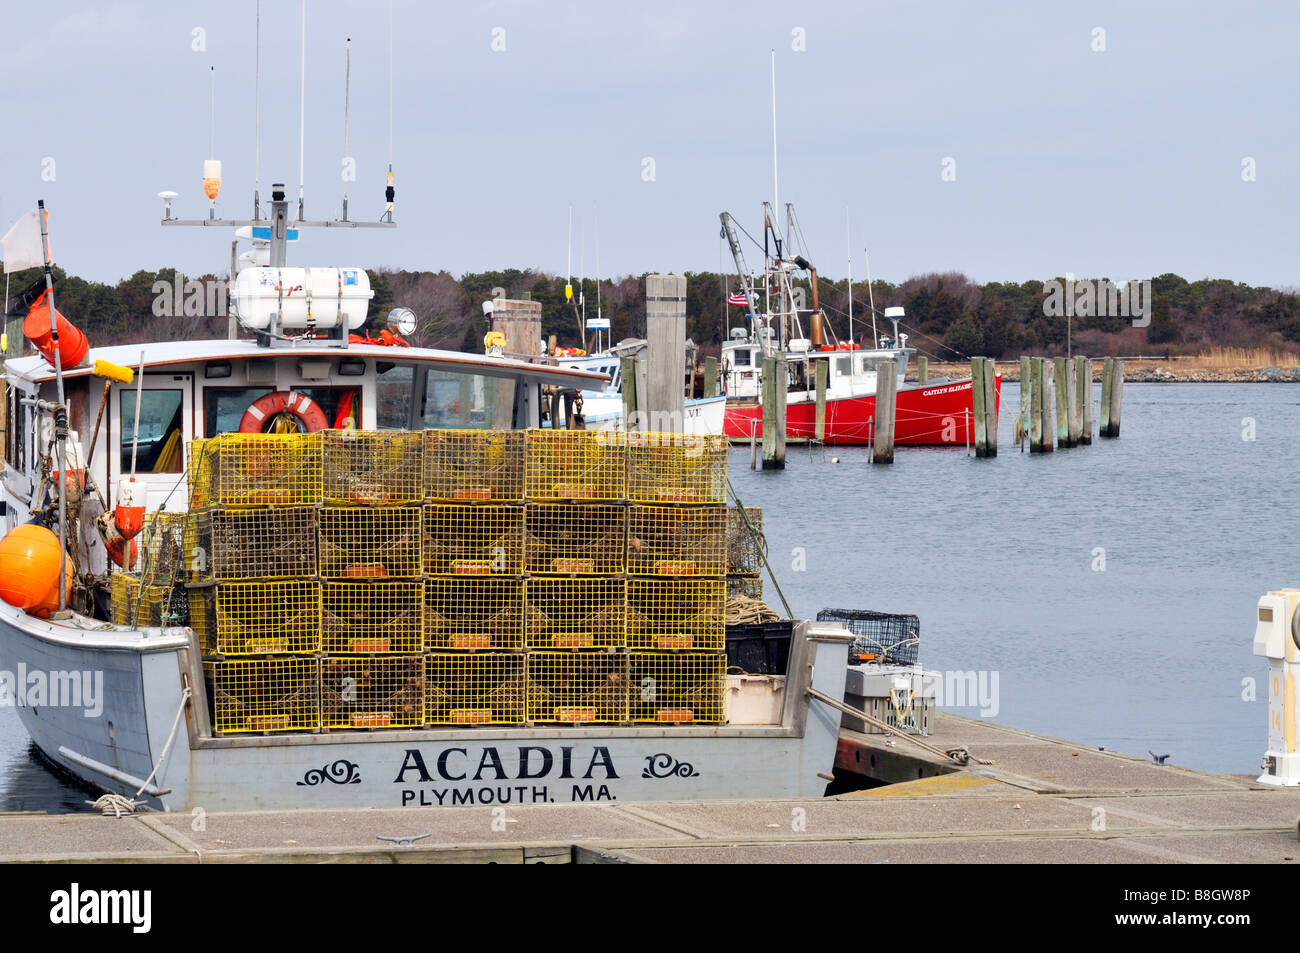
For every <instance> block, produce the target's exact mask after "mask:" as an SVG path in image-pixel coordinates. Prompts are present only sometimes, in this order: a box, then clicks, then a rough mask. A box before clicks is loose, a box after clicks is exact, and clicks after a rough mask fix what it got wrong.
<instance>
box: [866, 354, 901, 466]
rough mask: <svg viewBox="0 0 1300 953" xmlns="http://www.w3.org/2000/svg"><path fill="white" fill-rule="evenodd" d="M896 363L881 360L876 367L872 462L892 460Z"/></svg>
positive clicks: (896, 392)
mask: <svg viewBox="0 0 1300 953" xmlns="http://www.w3.org/2000/svg"><path fill="white" fill-rule="evenodd" d="M897 394H898V365H897V363H896V362H895V361H881V362H880V363H879V364H878V365H877V367H876V413H875V419H876V439H875V444H874V446H875V450H874V452H873V454H872V457H871V462H872V463H893V462H894V417H895V413H896V410H897V406H898V405H897V400H896V398H897Z"/></svg>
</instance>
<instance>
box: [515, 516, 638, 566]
mask: <svg viewBox="0 0 1300 953" xmlns="http://www.w3.org/2000/svg"><path fill="white" fill-rule="evenodd" d="M626 546H627V509H626V507H624V506H623V505H622V504H618V503H529V504H527V505H526V506H525V507H524V570H525V571H526V572H529V573H541V574H556V575H562V574H580V575H613V574H617V573H621V572H623V570H624V567H625V562H626V555H625V550H626Z"/></svg>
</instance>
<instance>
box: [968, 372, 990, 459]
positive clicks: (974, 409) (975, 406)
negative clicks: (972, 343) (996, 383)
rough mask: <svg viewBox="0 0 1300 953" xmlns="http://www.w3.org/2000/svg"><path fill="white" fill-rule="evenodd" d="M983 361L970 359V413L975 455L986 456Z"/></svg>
mask: <svg viewBox="0 0 1300 953" xmlns="http://www.w3.org/2000/svg"><path fill="white" fill-rule="evenodd" d="M984 362H985V359H984V358H982V357H972V358H971V359H970V395H971V415H972V416H973V417H974V418H975V456H976V457H986V456H988V450H989V432H988V414H986V413H985V412H984Z"/></svg>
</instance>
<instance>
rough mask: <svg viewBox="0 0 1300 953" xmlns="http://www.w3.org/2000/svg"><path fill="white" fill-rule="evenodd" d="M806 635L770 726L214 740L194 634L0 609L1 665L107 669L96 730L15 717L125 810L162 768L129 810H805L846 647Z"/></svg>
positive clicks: (840, 638) (825, 746) (823, 762)
mask: <svg viewBox="0 0 1300 953" xmlns="http://www.w3.org/2000/svg"><path fill="white" fill-rule="evenodd" d="M801 626H803V627H805V631H809V632H812V633H813V634H812V635H809V636H808V637H806V638H804V637H802V636H800V637H797V638H796V639H795V640H794V642H793V643H792V647H791V661H790V666H791V667H790V675H789V678H788V682H787V691H786V693H785V708H784V710H783V713H782V718H781V722H780V723H779V724H775V725H770V726H769V725H762V726H749V725H714V726H689V727H687V726H676V727H658V726H650V725H647V726H644V727H640V726H612V725H611V726H589V727H583V728H563V727H547V728H499V727H491V728H489V727H483V728H454V729H420V730H410V731H376V732H336V733H332V734H331V733H302V734H294V733H288V734H280V735H225V736H213V735H212V733H211V732H210V730H209V729H208V727H207V725H208V717H207V707H206V699H205V698H203V697H202V690H201V689H200V696H199V697H197V698H194V699H191V700H190V701H189V702H188V703H185V702H184V701H183V698H184V694H183V693H184V688H185V686H186V685H187V684H191V685H202V673H201V669H200V668H199V666H198V663H197V661H196V659H197V655H196V654H195V653H194V649H195V646H194V643H193V633H192V631H191V630H189V629H168V630H159V629H154V630H128V629H119V630H113V631H112V632H105V633H103V634H98V633H97V634H96V636H95V637H94V638H92V639H85V638H83V637H82V636H81V635H79V634H78V633H79V631H80V630H78V629H76V627H74V626H63V625H58V624H51V623H45V622H40V621H38V620H35V619H32V618H30V617H28V616H26V615H25V614H23V613H21V612H17V610H12V609H10V608H9V607H4V608H3V609H2V610H0V667H4V668H5V669H7V670H10V671H12V670H15V669H17V667H18V666H19V665H22V666H24V668H25V670H28V671H34V670H37V669H38V668H40V669H45V670H49V671H59V670H64V671H91V672H93V671H103V672H104V692H103V696H102V698H103V705H102V710H101V711H99V712H98V713H96V714H95V715H94V716H93V717H88V716H87V715H86V713H85V712H84V711H83V710H80V709H76V708H56V707H44V706H24V705H19V706H18V712H19V715H20V718H21V720H22V723H23V725H24V726H25V727H26V728H27V731H28V732H29V734H30V735H31V737H32V740H33V741H34V742H35V743H36V745H37V747H39V748H40V750H41V751H42V752H43V753H44V754H45V755H46V756H47V757H49V758H50V759H51V760H52V761H54V762H55V763H56V764H58V765H60V766H61V767H62V768H64V769H65V770H67V771H68V772H70V773H72V774H74V775H76V776H77V777H79V778H81V779H83V780H84V781H86V782H88V783H89V784H90V785H93V786H95V787H98V788H101V789H103V790H105V791H110V792H114V793H118V794H124V795H127V796H129V797H135V796H137V792H138V791H139V789H140V787H141V786H142V785H143V782H144V781H145V780H146V779H148V778H149V775H150V774H151V773H153V772H154V767H155V765H158V767H157V772H156V774H155V776H154V778H153V780H152V784H151V785H150V788H149V790H150V791H152V792H153V794H152V795H150V794H148V793H146V794H145V795H144V796H142V797H139V800H141V801H143V802H144V803H145V804H146V805H147V806H149V807H151V808H153V809H155V810H165V811H193V810H195V809H197V808H202V809H203V810H205V811H210V810H253V809H294V808H320V807H325V808H348V807H439V806H445V807H452V806H466V805H499V804H518V803H581V802H587V801H591V802H615V801H625V802H626V801H657V800H706V799H727V798H742V797H744V798H755V797H760V798H795V797H809V798H815V797H820V796H821V795H822V794H823V792H824V790H825V787H826V783H827V776H829V775H830V772H831V770H832V768H833V766H834V762H835V751H836V744H837V738H838V735H839V727H840V714H839V712H838V711H836V710H835V709H832V708H830V707H829V706H826V705H823V704H821V703H820V702H815V701H810V700H809V699H808V698H807V697H806V696H805V694H804V690H805V689H806V688H808V687H810V686H811V687H813V688H817V689H819V690H821V691H823V692H825V693H827V694H830V695H833V696H834V697H842V694H843V691H844V683H845V678H846V672H847V656H848V644H849V642H850V641H851V636H849V635H848V633H847V632H846V631H843V630H842V629H841V630H836V631H832V630H831V629H828V624H826V623H801ZM806 627H812V628H806ZM818 633H820V634H818ZM178 711H182V712H183V715H184V717H183V718H181V719H180V720H179V721H178V719H177V713H178ZM173 726H175V731H174V735H173ZM169 738H170V740H171V747H170V749H169V750H168V749H167V746H168V740H169ZM164 750H168V753H167V756H166V758H165V759H162V763H161V764H158V762H159V760H160V758H161V756H162V753H163V751H164Z"/></svg>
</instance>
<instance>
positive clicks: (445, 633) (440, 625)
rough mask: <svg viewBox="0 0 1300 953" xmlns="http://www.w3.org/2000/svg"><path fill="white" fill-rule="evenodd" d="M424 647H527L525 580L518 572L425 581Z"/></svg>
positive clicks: (511, 648)
mask: <svg viewBox="0 0 1300 953" xmlns="http://www.w3.org/2000/svg"><path fill="white" fill-rule="evenodd" d="M424 587H425V600H424V647H425V648H426V649H454V650H457V651H478V650H483V649H495V650H498V651H501V650H505V651H514V650H519V649H522V648H523V647H524V583H523V580H522V579H519V578H499V577H488V578H476V577H464V578H446V577H438V576H435V577H433V578H431V579H428V580H426V581H425V583H424Z"/></svg>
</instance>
